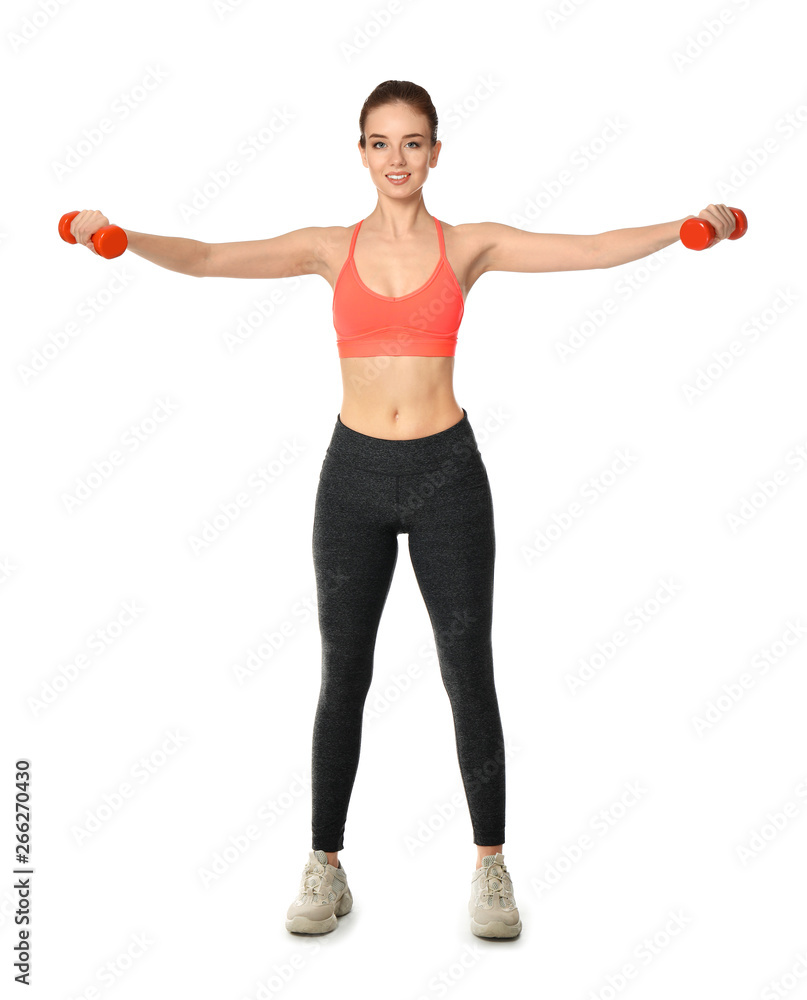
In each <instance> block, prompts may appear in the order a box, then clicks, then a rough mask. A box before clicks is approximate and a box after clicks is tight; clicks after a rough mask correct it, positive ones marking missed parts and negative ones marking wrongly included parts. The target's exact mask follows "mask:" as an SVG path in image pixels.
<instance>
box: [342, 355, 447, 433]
mask: <svg viewBox="0 0 807 1000" xmlns="http://www.w3.org/2000/svg"><path fill="white" fill-rule="evenodd" d="M339 363H340V365H341V367H342V389H343V396H342V408H341V410H340V412H339V418H340V420H341V421H342V423H343V424H344V425H345V426H346V427H350V428H351V429H352V430H354V431H358V432H359V433H360V434H367V435H369V436H370V437H378V438H387V439H388V440H394V441H401V440H405V439H407V438H419V437H427V436H428V435H429V434H437V433H439V431H444V430H446V429H447V428H449V427H452V426H453V425H454V424H456V423H457V422H458V421H460V420H462V418H463V412H462V407H461V406H460V405H459V403H458V402H457V400H456V399H455V398H454V387H453V376H454V358H453V357H449V358H427V357H370V358H342V359H341V360H340V362H339Z"/></svg>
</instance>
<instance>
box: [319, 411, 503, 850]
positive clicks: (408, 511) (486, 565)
mask: <svg viewBox="0 0 807 1000" xmlns="http://www.w3.org/2000/svg"><path fill="white" fill-rule="evenodd" d="M462 412H463V417H462V419H461V420H460V421H458V422H457V423H456V424H454V425H453V426H451V427H449V428H447V429H446V430H444V431H440V432H439V433H437V434H430V435H428V436H426V437H421V438H411V439H408V440H403V441H397V440H388V439H386V438H376V437H370V436H368V435H366V434H360V433H359V432H358V431H355V430H353V429H352V428H349V427H346V426H345V425H344V424H343V423H342V421H341V419H340V418H339V416H337V418H336V426H335V428H334V432H333V436H332V438H331V442H330V444H329V446H328V449H327V451H326V453H325V460H324V461H323V463H322V471H321V473H320V479H319V486H318V489H317V497H316V506H315V514H314V531H313V553H314V568H315V574H316V583H317V603H318V614H319V627H320V635H321V640H322V683H321V688H320V694H319V701H318V704H317V709H316V715H315V719H314V734H313V747H312V757H311V760H312V788H311V792H312V833H313V849H314V850H322V851H329V852H333V851H341V850H343V848H344V831H345V821H346V818H347V811H348V804H349V801H350V795H351V792H352V790H353V783H354V780H355V777H356V771H357V768H358V764H359V753H360V747H361V730H362V714H363V710H364V703H365V699H366V697H367V692H368V690H369V688H370V682H371V680H372V674H373V654H374V650H375V643H376V634H377V631H378V625H379V621H380V619H381V612H382V610H383V608H384V604H385V602H386V599H387V594H388V593H389V589H390V585H391V582H392V574H393V570H394V569H395V563H396V561H397V558H398V535H399V534H401V533H402V532H406V533H407V534H408V535H409V552H410V557H411V560H412V566H413V568H414V572H415V576H416V578H417V582H418V585H419V587H420V591H421V593H422V595H423V599H424V601H425V604H426V608H427V610H428V613H429V618H430V620H431V624H432V629H433V631H434V638H435V646H436V649H437V655H438V659H439V663H440V672H441V676H442V679H443V684H444V686H445V689H446V692H447V693H448V697H449V700H450V703H451V711H452V715H453V718H454V733H455V737H456V747H457V757H458V760H459V766H460V772H461V775H462V781H463V786H464V789H465V796H466V799H467V802H468V809H469V812H470V816H471V825H472V832H473V842H474V843H475V844H479V845H483V846H484V845H497V844H503V843H504V812H505V759H504V737H503V733H502V724H501V718H500V715H499V706H498V701H497V697H496V687H495V684H494V679H493V651H492V646H491V624H492V614H493V569H494V555H495V537H494V526H493V502H492V498H491V492H490V484H489V482H488V476H487V471H486V469H485V465H484V463H483V461H482V455H481V453H480V451H479V448H478V446H477V442H476V437H475V436H474V433H473V430H472V429H471V425H470V422H469V420H468V414H467V412H466V411H465V409H464V408H463V411H462ZM408 638H409V636H401V640H402V642H403V641H404V640H406V639H408ZM416 739H417V733H416V732H413V733H412V740H413V741H414V740H416ZM438 765H439V766H441V767H446V766H447V765H446V762H438ZM446 773H447V772H446ZM412 779H413V781H416V780H417V775H416V774H413V776H412ZM383 794H385V795H387V794H389V795H391V794H393V792H392V791H391V790H385V791H384V793H383ZM424 804H425V803H424ZM378 806H379V810H381V811H382V812H383V809H384V802H383V796H382V798H381V799H379V802H378ZM390 832H391V831H389V830H386V831H385V834H384V835H385V836H389V834H390Z"/></svg>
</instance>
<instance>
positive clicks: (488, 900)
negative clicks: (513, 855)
mask: <svg viewBox="0 0 807 1000" xmlns="http://www.w3.org/2000/svg"><path fill="white" fill-rule="evenodd" d="M481 882H482V884H481V886H480V888H479V901H480V902H481V903H485V904H486V905H490V906H495V905H496V900H497V899H499V900H501V903H500V904H499V905H500V906H501V908H502V909H504V910H509V909H512V908H513V907H514V906H515V905H516V901H515V899H514V898H513V882H512V880H511V878H510V873H509V872H508V871H507V865H506V864H505V863H504V862H503V861H502V862H498V861H494V862H493V864H491V865H488V867H487V869H486V870H485V873H484V874H483V876H482V879H481Z"/></svg>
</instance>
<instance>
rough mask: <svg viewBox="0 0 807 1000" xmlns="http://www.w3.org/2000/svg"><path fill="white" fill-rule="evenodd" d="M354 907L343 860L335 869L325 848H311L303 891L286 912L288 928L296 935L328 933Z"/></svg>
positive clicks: (302, 886)
mask: <svg viewBox="0 0 807 1000" xmlns="http://www.w3.org/2000/svg"><path fill="white" fill-rule="evenodd" d="M352 908H353V896H352V895H351V894H350V889H349V888H348V884H347V875H346V874H345V869H344V868H343V867H342V862H341V861H340V862H339V863H338V866H337V867H336V868H334V866H333V865H329V864H328V855H327V854H326V853H325V851H309V853H308V861H307V862H306V866H305V868H304V869H303V875H302V878H301V879H300V891H299V893H298V894H297V898H296V899H295V900H294V902H293V903H292V904H291V906H290V907H289V909H288V911H287V913H286V930H287V931H291V933H292V934H326V933H327V932H328V931H332V930H333V929H334V927H336V924H337V920H336V918H337V917H343V916H344V915H345V914H346V913H349V912H350V911H351V909H352Z"/></svg>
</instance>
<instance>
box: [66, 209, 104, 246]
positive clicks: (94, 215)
mask: <svg viewBox="0 0 807 1000" xmlns="http://www.w3.org/2000/svg"><path fill="white" fill-rule="evenodd" d="M108 225H109V219H108V218H107V217H106V216H105V215H104V214H103V212H99V211H97V209H94V208H85V209H84V210H83V211H81V212H79V213H78V215H77V216H76V217H75V219H73V221H72V222H71V223H70V233H71V235H72V236H74V237H75V240H76V243H81V244H82V246H85V247H87V249H88V250H91V251H92V252H93V253H94V254H95V255H96V256H97V257H100V256H101V255H100V254H99V253H98V251H97V250H96V249H95V247H94V246H93V242H92V235H93V233H97V232H98V230H99V229H101V228H103V227H104V226H108Z"/></svg>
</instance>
